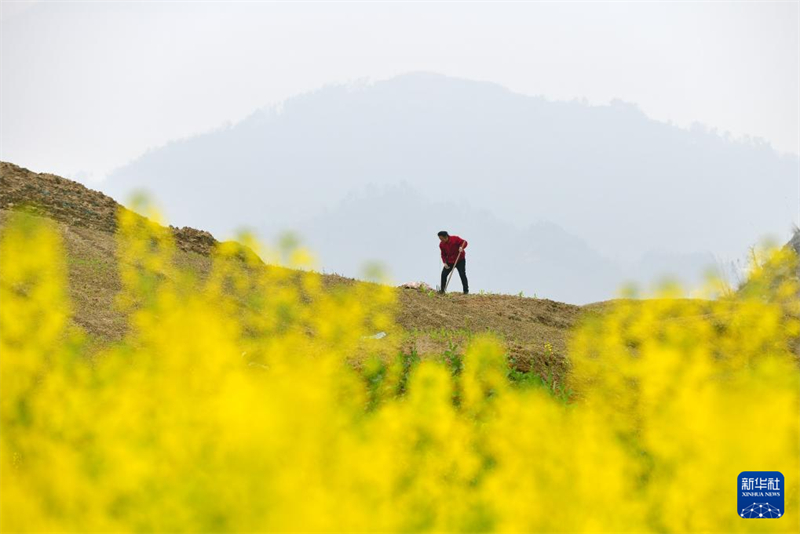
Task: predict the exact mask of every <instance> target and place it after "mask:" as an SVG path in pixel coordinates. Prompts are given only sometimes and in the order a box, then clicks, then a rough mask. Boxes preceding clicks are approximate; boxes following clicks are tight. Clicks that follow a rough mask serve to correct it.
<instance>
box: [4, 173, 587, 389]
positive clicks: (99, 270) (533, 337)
mask: <svg viewBox="0 0 800 534" xmlns="http://www.w3.org/2000/svg"><path fill="white" fill-rule="evenodd" d="M22 206H26V207H27V209H28V210H29V211H33V212H34V213H35V214H37V215H39V216H42V217H46V218H48V219H52V220H54V221H55V222H56V224H57V226H58V228H59V230H60V232H61V235H62V237H63V240H64V244H65V248H66V251H67V261H68V267H69V283H70V296H71V298H72V302H73V308H74V317H73V320H74V322H75V323H76V324H78V325H80V326H81V327H82V328H83V329H84V330H85V331H86V332H87V333H88V334H89V335H90V336H92V337H93V338H94V339H95V340H96V342H97V343H98V344H100V345H102V344H105V343H108V342H113V341H114V340H118V339H120V338H121V337H122V336H123V335H124V332H125V320H124V318H123V317H122V315H121V314H120V313H118V312H117V311H116V309H115V306H114V296H115V295H116V293H117V291H118V290H119V289H120V282H119V278H118V273H117V264H116V261H117V260H116V258H115V250H116V242H115V239H114V231H115V230H116V212H117V210H118V209H121V208H122V207H121V206H120V205H119V204H118V203H117V202H116V201H114V199H112V198H110V197H108V196H106V195H104V194H102V193H100V192H98V191H93V190H91V189H88V188H86V187H84V186H83V185H81V184H79V183H76V182H73V181H71V180H67V179H65V178H62V177H59V176H56V175H53V174H46V173H35V172H32V171H29V170H28V169H24V168H22V167H19V166H17V165H14V164H11V163H6V162H0V225H2V224H4V223H5V221H6V220H7V217H8V214H9V210H12V209H16V208H19V207H22ZM122 209H124V208H122ZM170 228H171V229H172V232H173V234H174V236H175V240H176V243H177V245H178V247H179V249H180V250H179V251H178V254H177V255H176V262H177V263H178V264H179V266H181V267H184V268H187V269H190V270H192V271H194V272H195V273H196V274H197V275H198V279H199V280H203V279H204V278H205V276H206V275H207V274H208V272H209V270H210V267H211V257H210V254H211V252H212V250H213V248H214V247H215V246H216V245H217V243H218V242H217V240H216V239H214V237H213V236H212V235H211V234H209V233H208V232H204V231H201V230H195V229H192V228H180V229H179V228H174V227H170ZM322 276H323V277H324V279H325V285H326V286H333V285H338V284H354V283H359V282H357V281H356V280H353V279H349V278H345V277H342V276H338V275H322ZM397 291H398V301H399V305H400V306H399V311H398V315H397V322H398V325H399V326H400V327H402V328H403V330H404V332H405V334H404V335H405V338H404V339H403V341H402V346H403V347H404V350H405V351H411V350H416V352H417V353H418V354H420V355H421V356H422V357H428V356H431V355H438V354H441V353H442V352H443V351H446V350H451V351H453V352H455V353H462V352H463V349H464V347H465V346H466V344H467V343H468V341H469V339H470V338H471V337H472V336H473V335H475V334H478V333H482V332H487V331H488V332H492V333H494V334H496V335H497V336H498V337H500V338H501V339H503V341H504V342H505V344H506V347H507V349H508V351H509V355H510V356H512V357H513V358H514V361H515V362H516V363H515V365H516V367H517V368H518V369H519V370H523V371H527V370H529V369H533V370H534V371H535V372H537V373H539V374H540V375H542V376H547V375H548V374H553V375H554V376H561V375H562V374H563V373H564V372H565V371H566V365H567V363H566V357H565V356H564V355H565V353H566V337H567V333H568V330H569V329H570V327H572V326H573V325H574V324H575V322H576V320H577V319H578V317H579V315H580V314H581V313H582V312H581V308H580V307H578V306H573V305H569V304H563V303H559V302H553V301H550V300H544V299H534V298H524V297H517V296H510V295H494V294H487V295H480V294H476V295H460V294H449V295H447V296H440V295H436V294H432V293H430V292H426V291H423V290H417V289H399V288H398V289H397ZM545 344H549V345H550V346H551V349H546V348H545Z"/></svg>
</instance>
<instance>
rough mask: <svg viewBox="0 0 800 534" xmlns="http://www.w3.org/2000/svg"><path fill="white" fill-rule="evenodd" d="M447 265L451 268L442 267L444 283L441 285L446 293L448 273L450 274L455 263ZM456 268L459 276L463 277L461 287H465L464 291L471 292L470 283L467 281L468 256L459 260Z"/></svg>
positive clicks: (442, 290)
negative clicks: (445, 286)
mask: <svg viewBox="0 0 800 534" xmlns="http://www.w3.org/2000/svg"><path fill="white" fill-rule="evenodd" d="M447 265H449V266H450V269H448V268H446V267H442V285H440V286H439V287H440V288H441V289H440V291H441V292H442V293H444V285H445V284H446V283H447V275H449V274H450V271H451V270H452V269H453V264H451V263H448V264H447ZM456 269H458V276H460V277H461V287H463V288H464V293H469V284H468V283H467V258H461V259H460V260H458V263H456Z"/></svg>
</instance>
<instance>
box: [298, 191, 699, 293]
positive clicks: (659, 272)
mask: <svg viewBox="0 0 800 534" xmlns="http://www.w3.org/2000/svg"><path fill="white" fill-rule="evenodd" d="M295 228H296V230H297V231H298V232H299V233H300V234H301V236H302V237H303V241H304V243H305V244H306V245H308V246H309V247H310V248H311V249H312V250H314V251H315V252H316V253H317V254H318V256H319V259H320V260H321V262H322V266H323V268H324V269H325V271H326V272H334V273H339V274H341V273H349V274H351V275H358V274H361V273H362V272H363V271H364V266H365V265H366V264H367V263H368V262H371V261H374V260H380V261H381V262H382V263H383V265H384V267H385V268H386V269H387V270H388V272H389V274H390V275H391V276H392V278H393V279H394V281H396V282H408V281H425V282H427V283H428V284H430V285H431V286H435V285H436V284H438V283H439V278H438V277H439V273H440V272H441V260H440V258H439V240H438V237H437V236H436V233H437V232H438V231H439V230H447V231H449V232H451V233H453V234H456V235H459V236H461V237H463V238H465V239H467V241H468V242H469V246H468V247H467V274H468V276H469V279H470V286H471V289H472V291H473V292H477V291H479V290H481V289H484V290H487V291H492V292H501V293H511V294H518V293H519V292H520V291H522V292H523V293H524V294H525V295H528V296H534V295H536V296H539V297H546V298H549V299H554V300H560V301H564V302H571V303H578V304H585V303H588V302H595V301H599V300H604V299H608V298H610V297H612V296H614V295H615V294H616V293H617V290H618V289H619V288H620V286H621V285H623V284H625V283H627V282H629V281H633V280H636V281H638V282H640V283H641V284H647V283H650V282H654V281H657V280H658V279H659V278H660V277H662V276H663V275H665V274H670V275H671V276H672V277H674V278H676V279H678V280H681V281H683V282H684V283H685V284H698V283H700V281H701V279H702V275H703V274H704V272H705V270H706V269H707V268H708V267H709V266H713V264H714V258H713V257H711V256H710V255H702V254H697V255H670V254H660V255H657V254H655V253H651V254H648V255H646V256H645V257H644V258H643V260H642V261H640V262H637V263H634V264H632V265H630V266H624V265H622V264H621V263H619V262H616V261H613V260H610V259H608V258H606V257H604V256H603V255H602V254H600V253H598V252H597V251H595V250H594V249H592V248H591V247H590V246H589V245H588V244H587V243H586V242H585V241H584V240H583V239H581V238H579V237H576V236H574V235H572V234H570V233H568V232H566V231H565V230H564V229H563V228H561V227H560V226H558V225H555V224H553V223H549V222H546V221H538V222H535V223H533V224H531V225H529V226H528V227H527V228H525V229H518V228H517V227H516V226H515V225H513V224H510V223H508V222H505V221H502V220H501V219H499V218H497V217H495V216H494V215H493V214H491V213H490V212H489V211H488V210H478V209H475V208H472V207H470V206H469V205H467V204H465V203H455V202H431V201H428V200H426V199H425V198H424V196H423V195H422V194H421V193H419V192H418V191H416V190H414V189H413V188H412V187H411V186H409V185H408V184H406V183H402V184H400V185H399V186H383V187H379V186H371V187H367V188H365V189H363V190H360V191H358V192H354V193H351V194H349V195H348V196H347V197H346V198H345V199H344V200H342V201H341V202H339V203H338V204H337V205H336V206H335V207H334V208H332V209H325V210H324V211H323V213H321V214H320V215H318V216H316V217H314V218H312V219H310V220H308V221H305V222H301V223H299V224H298V225H296V227H295ZM452 284H453V285H452V286H451V289H453V290H456V291H460V290H461V285H460V282H459V281H458V279H455V280H453V282H452Z"/></svg>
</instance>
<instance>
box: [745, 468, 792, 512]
mask: <svg viewBox="0 0 800 534" xmlns="http://www.w3.org/2000/svg"><path fill="white" fill-rule="evenodd" d="M737 487H738V488H739V499H738V502H739V517H744V518H745V519H775V518H778V517H781V516H783V513H784V512H785V510H784V509H783V492H784V484H783V475H782V474H781V473H780V472H778V471H742V472H741V473H739V478H738V483H737Z"/></svg>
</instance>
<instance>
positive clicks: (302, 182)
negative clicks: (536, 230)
mask: <svg viewBox="0 0 800 534" xmlns="http://www.w3.org/2000/svg"><path fill="white" fill-rule="evenodd" d="M798 169H800V166H799V165H798V158H796V157H794V156H781V155H780V154H778V153H776V152H775V151H774V150H772V149H771V148H770V147H769V146H768V145H767V144H765V143H762V142H757V141H755V142H754V141H751V140H747V141H740V140H732V139H730V138H729V137H727V136H721V135H718V134H717V133H716V132H714V131H708V130H707V129H705V128H704V127H702V126H699V125H698V126H695V127H694V128H693V129H691V130H684V129H680V128H677V127H675V126H672V125H670V124H665V123H662V122H658V121H655V120H651V119H649V118H648V117H646V116H645V115H644V114H643V113H642V112H641V111H640V110H639V109H638V108H637V107H636V106H635V105H633V104H627V103H623V102H620V101H614V102H612V103H611V104H610V105H606V106H589V105H586V104H583V103H580V102H578V101H573V102H553V101H548V100H546V99H544V98H542V97H532V96H524V95H520V94H515V93H513V92H511V91H508V90H507V89H504V88H503V87H501V86H498V85H495V84H491V83H485V82H475V81H469V80H461V79H454V78H449V77H445V76H440V75H436V74H424V73H416V74H409V75H404V76H399V77H397V78H393V79H390V80H387V81H382V82H376V83H373V84H364V85H352V86H333V87H326V88H323V89H320V90H318V91H315V92H311V93H308V94H304V95H301V96H298V97H295V98H292V99H290V100H288V101H286V102H285V103H284V104H283V105H282V106H280V107H274V108H268V109H263V110H259V111H257V112H255V113H253V114H252V115H251V116H250V117H248V118H247V119H245V120H243V121H242V122H240V123H238V124H235V125H233V126H230V127H225V128H221V129H218V130H215V131H212V132H209V133H206V134H202V135H198V136H195V137H192V138H188V139H183V140H178V141H175V142H172V143H169V144H167V145H166V146H163V147H161V148H157V149H153V150H150V151H148V152H147V153H145V154H144V155H142V156H141V157H140V158H138V159H136V160H135V161H132V162H131V163H130V164H128V165H126V166H124V167H122V168H120V169H117V170H116V171H115V172H113V173H112V174H111V175H110V177H109V179H108V181H107V183H106V184H104V190H105V191H106V192H107V193H109V194H111V195H113V196H115V197H116V198H122V199H124V198H126V197H127V195H128V194H129V193H130V192H131V191H133V190H136V189H142V188H143V189H146V190H149V191H151V192H152V193H153V194H154V195H155V196H156V197H157V198H158V200H159V201H160V202H161V203H162V204H163V205H164V207H165V208H166V211H167V214H168V215H169V217H170V220H171V221H173V222H174V224H180V225H193V226H201V227H204V228H209V229H210V230H212V231H214V232H215V233H218V234H228V233H230V232H231V231H232V230H233V229H234V228H236V227H239V226H249V227H253V228H255V229H257V230H259V231H260V232H261V233H262V234H263V235H272V234H274V233H275V232H276V231H277V230H279V229H284V228H293V227H294V228H298V227H299V226H301V225H307V224H308V221H310V220H313V219H314V218H315V217H318V216H319V215H320V214H322V213H323V212H324V210H325V209H329V210H330V209H334V208H335V206H337V203H338V202H340V201H344V200H345V199H346V198H347V195H348V194H351V193H352V192H353V191H357V190H359V189H360V188H363V187H365V186H367V185H369V184H373V185H375V186H383V185H392V184H399V183H401V182H405V183H407V184H408V185H409V187H411V188H413V189H416V190H418V191H419V192H420V194H421V195H422V197H423V198H424V199H425V200H427V201H432V202H451V203H455V204H456V205H460V204H463V205H466V206H471V207H472V208H474V209H475V210H478V211H480V210H484V211H486V212H488V213H491V214H494V216H495V217H496V218H497V219H498V220H502V221H506V223H507V224H509V225H511V227H513V228H514V229H515V230H509V231H511V232H512V233H514V232H522V231H524V229H526V228H528V227H529V225H530V224H531V223H532V222H534V221H542V220H545V221H550V222H551V223H552V224H554V225H557V226H558V227H559V228H561V229H563V231H565V232H567V233H568V234H571V235H573V236H576V237H579V238H581V239H582V240H584V241H585V242H586V243H588V244H589V245H590V246H591V248H592V249H594V250H596V251H597V253H599V254H602V255H603V256H604V257H607V258H610V259H611V260H613V262H615V263H620V264H622V262H625V263H626V264H632V263H633V264H636V262H638V261H639V260H640V259H641V258H642V257H643V256H644V255H645V254H647V253H648V252H652V253H654V254H662V255H663V254H669V255H670V256H672V257H678V256H680V257H683V258H694V259H693V260H691V261H692V262H693V261H695V260H696V258H697V257H698V256H697V254H703V255H708V253H710V252H713V253H714V254H715V255H717V256H721V257H726V256H727V257H734V256H737V255H739V254H741V253H742V251H745V250H746V249H747V247H748V246H750V245H752V244H753V243H754V242H756V241H758V240H759V239H760V238H761V237H763V236H764V235H766V234H771V235H774V236H776V237H778V238H779V239H786V238H788V232H789V224H790V222H791V220H792V216H793V214H794V206H795V204H796V187H797V186H796V176H797V174H798ZM377 219H380V221H381V223H380V224H385V225H386V227H387V228H392V229H394V234H395V235H398V236H399V237H398V240H399V241H398V243H402V244H399V245H398V246H401V247H403V249H404V250H409V251H411V250H417V249H416V247H417V246H418V245H417V244H416V243H412V242H411V240H413V239H418V238H417V237H416V236H413V237H412V236H411V235H410V234H408V232H406V231H405V229H406V228H408V227H409V226H410V225H412V226H413V225H416V224H418V223H417V222H415V221H416V219H418V214H415V213H408V212H402V211H399V210H397V209H389V208H385V209H384V211H383V212H382V213H376V214H375V218H374V219H371V220H364V221H362V228H363V227H366V226H369V225H371V224H376V220H377ZM438 225H439V226H442V227H449V228H454V227H455V226H456V224H455V219H453V218H452V217H451V216H450V214H447V213H444V214H443V217H442V219H441V222H440V223H438ZM437 228H438V227H437ZM437 228H426V229H425V232H426V235H429V234H430V232H431V230H433V233H434V234H435V230H436V229H437ZM349 238H352V239H358V235H357V234H356V235H351V236H350V237H349ZM434 244H435V243H434ZM420 246H421V245H420ZM379 252H380V254H379V255H378V257H377V259H380V260H383V261H384V262H387V263H391V262H392V260H393V256H392V255H390V254H389V253H388V252H387V251H384V250H382V249H381V250H380V251H379ZM336 254H337V252H335V251H331V253H330V262H331V265H348V262H349V261H350V260H349V258H348V257H344V256H337V255H336ZM565 254H566V252H565ZM551 256H553V255H551ZM560 256H561V255H560V254H555V256H554V257H560ZM703 257H705V256H703ZM548 261H549V260H548ZM349 268H350V267H348V269H349ZM562 268H566V267H564V266H562ZM348 274H353V273H348ZM496 276H498V277H501V276H502V275H500V274H499V273H496ZM609 296H610V295H609Z"/></svg>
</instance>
